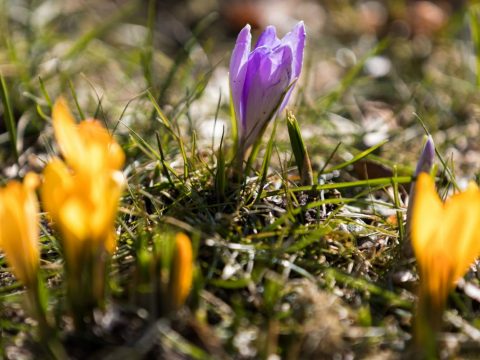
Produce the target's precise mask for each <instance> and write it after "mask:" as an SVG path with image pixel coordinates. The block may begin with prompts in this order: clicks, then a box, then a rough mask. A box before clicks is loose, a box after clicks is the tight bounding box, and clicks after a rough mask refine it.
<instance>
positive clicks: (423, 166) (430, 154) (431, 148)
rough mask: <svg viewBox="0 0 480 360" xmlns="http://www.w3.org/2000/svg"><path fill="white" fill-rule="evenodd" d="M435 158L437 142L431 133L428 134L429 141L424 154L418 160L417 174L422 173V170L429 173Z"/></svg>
mask: <svg viewBox="0 0 480 360" xmlns="http://www.w3.org/2000/svg"><path fill="white" fill-rule="evenodd" d="M434 160H435V144H434V143H433V139H432V136H431V135H428V136H427V141H426V142H425V146H424V147H423V150H422V154H421V155H420V158H419V159H418V162H417V168H416V169H415V176H418V175H420V173H422V172H426V173H429V172H430V171H431V170H432V166H433V161H434Z"/></svg>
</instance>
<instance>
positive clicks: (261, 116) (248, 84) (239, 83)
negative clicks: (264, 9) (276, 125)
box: [230, 22, 305, 153]
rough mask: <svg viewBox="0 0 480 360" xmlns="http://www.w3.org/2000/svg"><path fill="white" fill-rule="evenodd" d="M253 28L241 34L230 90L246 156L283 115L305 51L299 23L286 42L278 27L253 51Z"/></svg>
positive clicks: (270, 29)
mask: <svg viewBox="0 0 480 360" xmlns="http://www.w3.org/2000/svg"><path fill="white" fill-rule="evenodd" d="M251 40H252V36H251V34H250V25H246V26H245V27H244V28H243V30H242V31H240V33H239V35H238V38H237V42H236V44H235V48H234V49H233V53H232V58H231V60H230V90H231V98H232V102H233V107H234V110H235V117H236V122H237V129H238V137H239V138H238V141H239V147H240V149H239V150H240V152H241V153H244V152H245V151H246V150H247V149H248V148H249V147H250V146H251V145H252V144H254V143H255V142H256V141H257V139H258V138H259V137H260V136H261V135H262V133H263V131H264V130H265V127H266V126H267V125H268V122H269V121H270V120H271V119H272V118H273V117H275V115H276V114H277V113H278V112H280V111H282V110H283V109H284V108H285V106H286V104H287V102H288V99H289V98H290V94H291V91H292V89H293V86H292V85H293V83H294V82H295V80H296V79H297V78H298V77H299V75H300V71H301V70H302V63H303V49H304V47H305V27H304V24H303V22H299V23H298V24H297V25H296V26H295V27H294V28H293V30H292V31H291V32H289V33H288V34H287V35H285V37H284V38H283V39H281V40H280V39H278V38H277V35H276V30H275V27H274V26H268V27H267V28H266V29H265V31H264V32H263V33H262V34H261V35H260V37H259V39H258V41H257V43H256V45H255V47H254V49H253V51H250V50H251Z"/></svg>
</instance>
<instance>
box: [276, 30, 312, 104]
mask: <svg viewBox="0 0 480 360" xmlns="http://www.w3.org/2000/svg"><path fill="white" fill-rule="evenodd" d="M305 36H306V34H305V25H304V24H303V21H300V22H299V23H298V24H297V25H296V26H295V27H294V28H293V30H292V31H290V32H289V33H288V34H287V35H285V37H284V38H283V39H282V43H283V44H286V45H288V46H290V47H291V48H292V52H293V60H292V78H291V80H290V83H291V82H292V81H295V80H296V79H298V77H299V76H300V72H301V71H302V66H303V50H304V49H305ZM288 85H290V84H288ZM293 88H294V86H292V87H291V88H290V90H289V91H288V93H287V94H286V95H285V98H284V99H283V102H282V105H281V106H280V109H279V110H280V111H281V110H283V109H284V108H285V106H287V103H288V101H289V100H290V95H291V94H292V91H293Z"/></svg>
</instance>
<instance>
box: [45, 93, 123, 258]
mask: <svg viewBox="0 0 480 360" xmlns="http://www.w3.org/2000/svg"><path fill="white" fill-rule="evenodd" d="M52 118H53V127H54V131H55V136H56V139H57V141H58V144H59V146H60V150H61V152H62V155H63V156H64V158H65V162H63V161H62V160H60V159H58V158H55V159H53V160H52V161H51V162H50V163H49V164H48V165H47V166H46V167H45V170H44V183H43V186H42V189H41V195H42V200H43V203H44V207H45V209H46V210H47V212H48V213H49V214H50V217H51V218H52V220H53V222H54V224H55V226H56V227H57V229H58V230H59V231H60V232H61V235H62V246H63V248H64V252H65V256H66V258H67V259H66V260H67V263H69V264H72V265H73V264H74V263H76V262H78V261H76V259H78V258H79V255H80V253H83V252H84V251H87V250H88V249H89V251H90V253H92V250H93V253H95V251H96V249H101V248H103V249H105V250H107V251H108V252H110V253H111V252H113V251H114V249H115V233H114V222H115V217H116V213H117V208H118V202H119V198H120V195H121V193H122V190H123V186H124V181H123V175H122V174H121V172H120V171H118V170H119V169H120V168H121V167H122V166H123V163H124V161H125V155H124V153H123V150H122V149H121V147H120V146H119V145H118V143H117V142H116V141H115V140H114V139H113V137H112V136H111V135H110V134H109V133H108V131H107V129H105V128H104V127H103V126H102V125H101V124H100V122H99V121H97V120H85V121H82V122H81V123H79V124H76V123H75V121H74V119H73V117H72V115H71V113H70V111H69V109H68V107H67V105H66V103H65V101H64V100H63V99H61V98H60V99H59V100H58V101H57V102H56V103H55V105H54V108H53V113H52Z"/></svg>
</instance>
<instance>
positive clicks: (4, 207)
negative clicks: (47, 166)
mask: <svg viewBox="0 0 480 360" xmlns="http://www.w3.org/2000/svg"><path fill="white" fill-rule="evenodd" d="M38 183H39V180H38V178H37V176H36V175H35V174H33V173H29V174H27V176H26V177H25V180H24V182H23V184H21V183H19V182H18V181H10V182H9V183H8V184H7V185H6V186H5V187H4V188H2V189H0V223H1V224H2V229H1V232H0V245H1V247H2V249H3V251H4V252H5V256H6V259H7V262H8V264H9V265H10V266H11V267H12V270H13V273H14V274H15V276H16V277H17V278H18V279H19V280H20V281H21V282H22V283H23V284H25V285H27V286H34V285H35V282H36V276H37V271H38V267H39V261H40V251H39V246H38V237H39V228H38V211H39V209H38V201H37V197H36V195H35V187H36V186H37V184H38Z"/></svg>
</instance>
